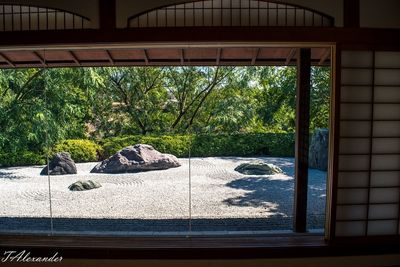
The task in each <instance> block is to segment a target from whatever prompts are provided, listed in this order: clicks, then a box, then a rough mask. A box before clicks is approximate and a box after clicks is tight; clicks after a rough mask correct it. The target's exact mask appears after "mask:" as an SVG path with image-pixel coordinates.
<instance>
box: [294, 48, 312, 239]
mask: <svg viewBox="0 0 400 267" xmlns="http://www.w3.org/2000/svg"><path fill="white" fill-rule="evenodd" d="M310 88H311V49H310V48H300V49H299V50H298V57H297V90H296V102H297V103H296V151H295V154H296V157H295V161H296V162H295V190H294V231H295V232H299V233H304V232H306V231H307V192H308V151H309V147H308V146H309V135H310V133H309V132H310V129H309V128H310V127H309V126H310Z"/></svg>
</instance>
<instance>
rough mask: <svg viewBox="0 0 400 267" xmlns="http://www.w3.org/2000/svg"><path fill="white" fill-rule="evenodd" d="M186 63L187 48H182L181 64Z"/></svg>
mask: <svg viewBox="0 0 400 267" xmlns="http://www.w3.org/2000/svg"><path fill="white" fill-rule="evenodd" d="M184 63H185V49H181V65H183V64H184Z"/></svg>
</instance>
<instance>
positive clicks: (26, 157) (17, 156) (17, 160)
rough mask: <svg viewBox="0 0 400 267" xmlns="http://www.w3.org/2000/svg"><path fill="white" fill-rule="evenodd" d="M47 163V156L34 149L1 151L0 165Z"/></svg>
mask: <svg viewBox="0 0 400 267" xmlns="http://www.w3.org/2000/svg"><path fill="white" fill-rule="evenodd" d="M43 164H46V156H45V155H44V154H39V153H36V152H32V151H21V152H14V153H0V167H11V166H29V165H43Z"/></svg>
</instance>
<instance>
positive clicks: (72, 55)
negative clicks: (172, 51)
mask: <svg viewBox="0 0 400 267" xmlns="http://www.w3.org/2000/svg"><path fill="white" fill-rule="evenodd" d="M68 53H69V54H70V55H71V57H72V59H73V60H74V62H75V63H76V65H78V66H81V62H80V61H79V59H78V57H77V56H76V55H75V53H74V51H68Z"/></svg>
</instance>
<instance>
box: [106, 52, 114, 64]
mask: <svg viewBox="0 0 400 267" xmlns="http://www.w3.org/2000/svg"><path fill="white" fill-rule="evenodd" d="M106 54H107V58H108V61H110V63H111V64H113V65H115V62H114V59H113V57H112V55H111V53H110V51H108V50H106Z"/></svg>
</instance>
